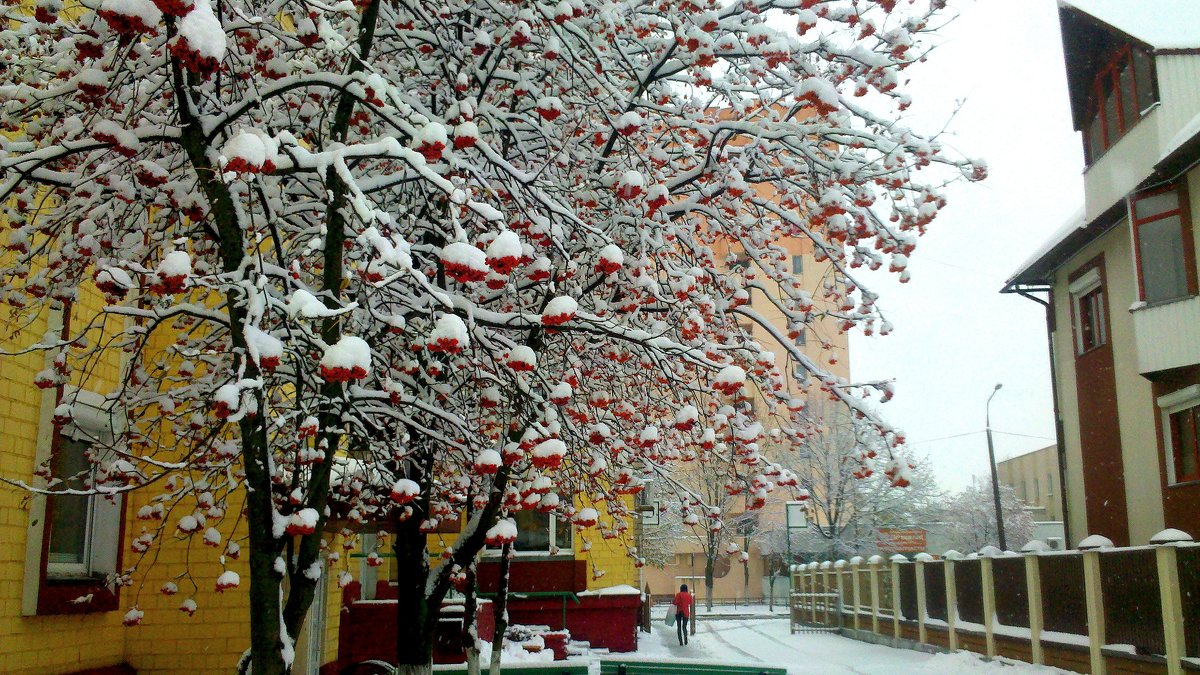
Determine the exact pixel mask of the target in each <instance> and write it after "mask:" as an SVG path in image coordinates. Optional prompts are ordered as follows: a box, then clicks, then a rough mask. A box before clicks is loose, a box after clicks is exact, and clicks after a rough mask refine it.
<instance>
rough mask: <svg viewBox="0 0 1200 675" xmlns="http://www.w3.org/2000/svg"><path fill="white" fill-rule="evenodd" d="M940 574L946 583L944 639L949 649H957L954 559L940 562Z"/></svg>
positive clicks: (956, 594) (956, 593) (956, 597)
mask: <svg viewBox="0 0 1200 675" xmlns="http://www.w3.org/2000/svg"><path fill="white" fill-rule="evenodd" d="M942 574H943V575H944V576H945V579H946V581H945V583H946V640H947V641H948V643H949V645H950V651H952V652H955V651H958V631H956V630H955V628H954V624H955V623H957V622H958V586H956V585H955V579H954V561H953V560H951V559H947V560H946V561H945V562H943V563H942Z"/></svg>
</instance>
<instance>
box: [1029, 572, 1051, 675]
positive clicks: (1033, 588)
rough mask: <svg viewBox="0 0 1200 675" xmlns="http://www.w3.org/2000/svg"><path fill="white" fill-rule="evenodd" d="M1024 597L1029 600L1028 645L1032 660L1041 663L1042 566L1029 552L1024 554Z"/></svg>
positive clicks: (1043, 661) (1042, 659) (1042, 658)
mask: <svg viewBox="0 0 1200 675" xmlns="http://www.w3.org/2000/svg"><path fill="white" fill-rule="evenodd" d="M1025 597H1026V598H1027V599H1028V602H1029V646H1030V652H1031V653H1032V655H1033V662H1034V663H1035V664H1036V665H1042V664H1043V663H1045V662H1046V657H1045V655H1044V654H1043V653H1042V626H1043V619H1042V568H1041V567H1039V566H1038V556H1037V554H1036V553H1030V554H1028V555H1026V556H1025Z"/></svg>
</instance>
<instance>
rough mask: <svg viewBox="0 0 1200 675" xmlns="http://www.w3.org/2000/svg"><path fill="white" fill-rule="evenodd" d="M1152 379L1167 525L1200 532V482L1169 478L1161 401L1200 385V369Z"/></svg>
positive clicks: (1156, 376) (1173, 372)
mask: <svg viewBox="0 0 1200 675" xmlns="http://www.w3.org/2000/svg"><path fill="white" fill-rule="evenodd" d="M1148 377H1149V378H1150V379H1151V380H1152V384H1151V387H1152V391H1153V393H1154V396H1153V398H1152V399H1151V401H1150V405H1151V406H1152V407H1153V408H1154V432H1155V435H1156V436H1157V437H1158V443H1157V447H1158V456H1159V457H1160V458H1161V459H1160V460H1159V462H1158V469H1159V476H1160V478H1161V480H1162V499H1163V521H1164V522H1163V524H1164V525H1165V526H1166V527H1173V528H1175V529H1178V530H1183V531H1184V532H1189V533H1194V532H1200V481H1190V482H1181V483H1174V484H1172V483H1170V482H1169V481H1168V478H1167V462H1169V461H1174V458H1173V457H1168V456H1167V447H1166V444H1165V437H1164V435H1163V432H1164V429H1163V425H1162V410H1160V409H1159V407H1158V404H1157V400H1158V398H1159V397H1160V396H1165V395H1167V394H1170V393H1171V392H1175V391H1179V390H1180V389H1183V388H1184V387H1188V386H1191V385H1193V384H1200V366H1189V367H1186V368H1177V369H1175V370H1170V371H1165V372H1161V373H1155V374H1153V375H1150V376H1148Z"/></svg>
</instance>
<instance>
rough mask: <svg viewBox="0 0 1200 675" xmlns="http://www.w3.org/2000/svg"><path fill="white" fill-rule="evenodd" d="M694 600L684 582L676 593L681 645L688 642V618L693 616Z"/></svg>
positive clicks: (676, 611) (677, 628)
mask: <svg viewBox="0 0 1200 675" xmlns="http://www.w3.org/2000/svg"><path fill="white" fill-rule="evenodd" d="M693 602H694V601H693V600H692V594H691V593H688V587H687V584H682V585H681V586H680V587H679V592H678V593H676V594H675V626H676V628H675V630H676V632H677V633H678V634H679V644H680V646H682V645H686V644H687V643H688V620H689V619H691V618H692V603H693Z"/></svg>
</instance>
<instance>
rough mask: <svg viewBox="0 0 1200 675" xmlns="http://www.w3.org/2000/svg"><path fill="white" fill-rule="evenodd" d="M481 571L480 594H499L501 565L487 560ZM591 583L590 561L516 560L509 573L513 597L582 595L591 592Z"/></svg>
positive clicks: (480, 565) (479, 578) (481, 565)
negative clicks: (519, 594) (544, 594)
mask: <svg viewBox="0 0 1200 675" xmlns="http://www.w3.org/2000/svg"><path fill="white" fill-rule="evenodd" d="M477 570H478V572H477V575H478V577H477V578H478V580H479V582H478V583H479V591H480V592H481V593H495V592H496V589H497V588H498V587H499V581H500V561H498V560H496V561H489V560H485V561H483V562H481V563H479V566H478V567H477ZM587 581H588V570H587V561H586V560H575V559H574V558H565V559H550V558H540V559H539V558H533V559H521V558H520V557H516V558H514V559H513V561H512V564H511V565H510V566H509V570H508V590H509V591H510V592H512V593H545V592H555V591H558V592H563V591H565V592H569V593H579V592H582V591H585V590H587Z"/></svg>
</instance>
